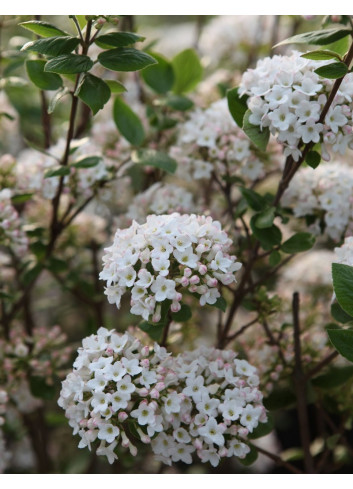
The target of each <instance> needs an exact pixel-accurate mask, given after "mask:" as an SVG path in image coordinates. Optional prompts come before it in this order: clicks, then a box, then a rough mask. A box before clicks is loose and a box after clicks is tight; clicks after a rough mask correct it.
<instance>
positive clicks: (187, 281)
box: [180, 277, 189, 287]
mask: <svg viewBox="0 0 353 489" xmlns="http://www.w3.org/2000/svg"><path fill="white" fill-rule="evenodd" d="M180 283H181V285H182V286H183V287H187V286H188V285H189V279H188V278H187V277H182V278H181V279H180Z"/></svg>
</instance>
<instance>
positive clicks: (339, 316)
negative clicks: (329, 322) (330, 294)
mask: <svg viewBox="0 0 353 489" xmlns="http://www.w3.org/2000/svg"><path fill="white" fill-rule="evenodd" d="M331 316H332V317H333V318H334V319H336V321H338V322H339V323H342V324H346V323H349V322H351V321H353V317H352V316H350V315H349V314H347V313H346V312H344V310H343V309H342V307H341V306H340V305H339V304H338V302H334V303H333V304H332V305H331Z"/></svg>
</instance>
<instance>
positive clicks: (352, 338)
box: [327, 329, 353, 362]
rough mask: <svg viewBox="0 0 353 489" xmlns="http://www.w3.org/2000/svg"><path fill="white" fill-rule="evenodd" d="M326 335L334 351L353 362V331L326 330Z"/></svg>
mask: <svg viewBox="0 0 353 489" xmlns="http://www.w3.org/2000/svg"><path fill="white" fill-rule="evenodd" d="M327 334H328V336H329V338H330V341H331V343H332V344H333V346H334V347H335V348H336V350H337V351H338V352H339V353H340V354H341V355H342V356H343V357H345V358H347V360H349V361H350V362H353V330H348V329H327Z"/></svg>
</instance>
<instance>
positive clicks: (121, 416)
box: [118, 411, 129, 423]
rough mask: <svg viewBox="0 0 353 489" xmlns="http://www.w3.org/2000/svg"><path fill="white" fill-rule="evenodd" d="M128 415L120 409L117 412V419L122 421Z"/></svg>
mask: <svg viewBox="0 0 353 489" xmlns="http://www.w3.org/2000/svg"><path fill="white" fill-rule="evenodd" d="M128 417H129V415H128V414H127V413H126V412H125V411H120V413H119V414H118V420H119V421H120V423H123V422H124V421H125V420H126V419H127V418H128Z"/></svg>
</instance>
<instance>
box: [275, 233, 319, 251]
mask: <svg viewBox="0 0 353 489" xmlns="http://www.w3.org/2000/svg"><path fill="white" fill-rule="evenodd" d="M314 244H315V237H314V236H313V235H312V234H310V233H297V234H294V235H293V236H291V237H290V238H289V239H287V241H285V242H284V243H283V244H282V246H281V251H284V253H289V254H291V253H300V252H301V251H307V250H310V249H311V248H312V247H313V246H314Z"/></svg>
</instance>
